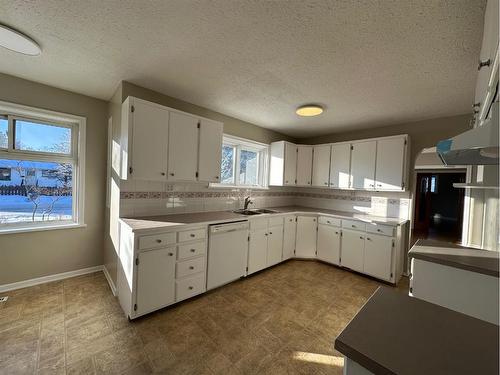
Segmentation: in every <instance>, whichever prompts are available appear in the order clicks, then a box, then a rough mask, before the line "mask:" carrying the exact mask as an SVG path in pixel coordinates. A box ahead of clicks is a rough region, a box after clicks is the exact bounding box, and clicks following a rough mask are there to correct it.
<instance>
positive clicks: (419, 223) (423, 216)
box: [414, 173, 432, 232]
mask: <svg viewBox="0 0 500 375" xmlns="http://www.w3.org/2000/svg"><path fill="white" fill-rule="evenodd" d="M431 176H432V174H430V173H418V174H417V191H416V195H415V225H414V228H415V230H417V231H419V232H427V231H428V230H429V225H430V213H431V192H430V187H431V186H430V185H431Z"/></svg>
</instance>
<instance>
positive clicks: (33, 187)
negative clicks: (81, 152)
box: [0, 159, 73, 224]
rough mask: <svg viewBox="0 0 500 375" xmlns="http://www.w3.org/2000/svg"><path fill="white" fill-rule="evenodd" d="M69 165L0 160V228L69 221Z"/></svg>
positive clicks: (70, 214) (70, 195)
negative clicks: (20, 223) (27, 223)
mask: <svg viewBox="0 0 500 375" xmlns="http://www.w3.org/2000/svg"><path fill="white" fill-rule="evenodd" d="M72 183H73V166H72V165H71V164H64V163H53V162H41V161H26V160H7V159H0V224H5V223H19V222H46V221H54V220H71V219H72V218H73V197H72Z"/></svg>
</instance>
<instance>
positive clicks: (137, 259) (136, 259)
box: [135, 258, 139, 266]
mask: <svg viewBox="0 0 500 375" xmlns="http://www.w3.org/2000/svg"><path fill="white" fill-rule="evenodd" d="M135 265H136V266H138V265H139V258H135Z"/></svg>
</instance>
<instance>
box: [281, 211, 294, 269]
mask: <svg viewBox="0 0 500 375" xmlns="http://www.w3.org/2000/svg"><path fill="white" fill-rule="evenodd" d="M296 232H297V222H296V217H295V215H290V216H285V226H284V233H283V260H285V259H290V258H292V257H293V255H294V253H295V234H296Z"/></svg>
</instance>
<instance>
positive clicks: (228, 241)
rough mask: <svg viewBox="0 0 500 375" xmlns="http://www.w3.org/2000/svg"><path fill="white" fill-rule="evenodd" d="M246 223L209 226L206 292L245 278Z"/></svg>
mask: <svg viewBox="0 0 500 375" xmlns="http://www.w3.org/2000/svg"><path fill="white" fill-rule="evenodd" d="M248 228H249V225H248V221H237V222H230V223H224V224H214V225H210V229H209V239H208V270H207V290H209V289H213V288H217V287H218V286H221V285H224V284H227V283H229V282H231V281H234V280H237V279H239V278H240V277H242V276H246V272H247V262H248V234H249V233H248Z"/></svg>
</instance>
